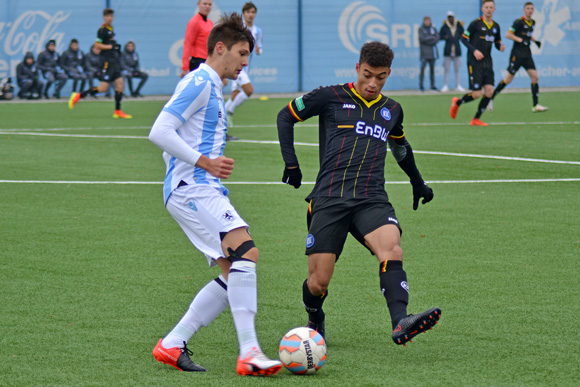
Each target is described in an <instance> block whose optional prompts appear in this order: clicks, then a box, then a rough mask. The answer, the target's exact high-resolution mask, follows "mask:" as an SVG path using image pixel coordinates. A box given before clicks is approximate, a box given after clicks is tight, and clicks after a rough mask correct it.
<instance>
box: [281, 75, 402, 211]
mask: <svg viewBox="0 0 580 387" xmlns="http://www.w3.org/2000/svg"><path fill="white" fill-rule="evenodd" d="M314 116H318V119H319V142H320V150H319V152H320V153H319V155H320V170H319V172H318V177H317V178H316V185H315V187H314V189H313V190H312V192H311V193H310V195H309V196H308V198H307V200H310V199H311V198H313V197H340V198H367V197H374V196H386V191H385V187H384V185H385V172H384V169H385V157H386V153H387V138H388V137H391V138H403V137H404V136H405V133H404V131H403V110H402V109H401V105H399V103H397V102H396V101H394V100H392V99H390V98H388V97H385V96H383V95H380V96H379V97H377V98H376V99H375V100H373V101H367V100H365V99H363V98H362V97H361V96H360V95H359V94H358V93H357V92H356V90H355V88H354V85H353V84H352V83H348V84H343V85H335V86H329V87H321V88H318V89H316V90H313V91H311V92H310V93H308V94H305V95H303V96H301V97H299V98H296V99H294V100H293V101H291V102H290V103H289V104H288V106H287V107H285V108H284V109H282V111H281V112H280V114H279V115H278V136H279V138H280V146H281V149H282V156H283V158H284V162H285V163H286V166H297V165H298V160H297V158H296V154H295V151H294V144H293V139H294V136H293V130H294V124H295V123H296V122H299V121H304V120H307V119H309V118H311V117H314Z"/></svg>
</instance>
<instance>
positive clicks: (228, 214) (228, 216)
mask: <svg viewBox="0 0 580 387" xmlns="http://www.w3.org/2000/svg"><path fill="white" fill-rule="evenodd" d="M223 217H224V219H225V220H227V221H228V222H233V221H234V218H235V217H234V215H232V213H231V211H230V210H227V211H226V212H224V214H223Z"/></svg>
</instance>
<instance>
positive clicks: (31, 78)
mask: <svg viewBox="0 0 580 387" xmlns="http://www.w3.org/2000/svg"><path fill="white" fill-rule="evenodd" d="M16 82H17V83H18V87H19V88H20V91H19V92H18V97H20V98H22V99H39V98H40V95H41V93H42V86H43V84H42V81H41V80H40V79H39V77H38V68H37V67H36V63H34V55H33V54H32V52H30V51H28V52H27V53H26V55H24V60H23V61H22V62H20V63H19V64H18V66H16Z"/></svg>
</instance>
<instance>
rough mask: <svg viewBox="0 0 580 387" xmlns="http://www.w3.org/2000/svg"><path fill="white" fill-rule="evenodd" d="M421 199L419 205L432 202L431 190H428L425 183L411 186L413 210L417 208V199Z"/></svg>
mask: <svg viewBox="0 0 580 387" xmlns="http://www.w3.org/2000/svg"><path fill="white" fill-rule="evenodd" d="M421 198H423V201H422V202H421V203H423V204H425V203H429V202H430V201H431V200H433V190H432V189H431V188H429V186H428V185H427V183H425V182H422V183H421V184H413V210H415V211H416V210H417V208H419V199H421Z"/></svg>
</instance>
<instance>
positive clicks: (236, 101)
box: [226, 1, 262, 140]
mask: <svg viewBox="0 0 580 387" xmlns="http://www.w3.org/2000/svg"><path fill="white" fill-rule="evenodd" d="M257 12H258V8H257V7H256V5H255V4H254V3H252V2H251V1H249V2H247V3H246V4H244V6H243V7H242V13H243V15H244V24H245V25H246V27H248V29H249V30H250V31H251V32H252V36H253V37H254V40H255V42H256V46H255V52H256V55H260V54H262V29H261V28H260V27H258V26H257V25H255V24H254V18H255V17H256V13H257ZM253 93H254V87H253V86H252V83H251V81H250V76H249V69H248V68H247V67H246V68H244V70H243V71H242V72H241V73H240V76H239V77H238V79H236V80H234V81H232V95H231V97H230V99H229V100H228V102H226V113H227V115H228V122H229V125H230V126H232V123H233V120H232V116H233V115H234V112H235V111H236V109H237V108H238V107H240V105H242V104H243V103H244V102H246V101H247V99H248V98H250V96H251V95H252V94H253ZM230 139H231V140H234V139H235V138H233V137H230V138H228V140H230Z"/></svg>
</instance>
